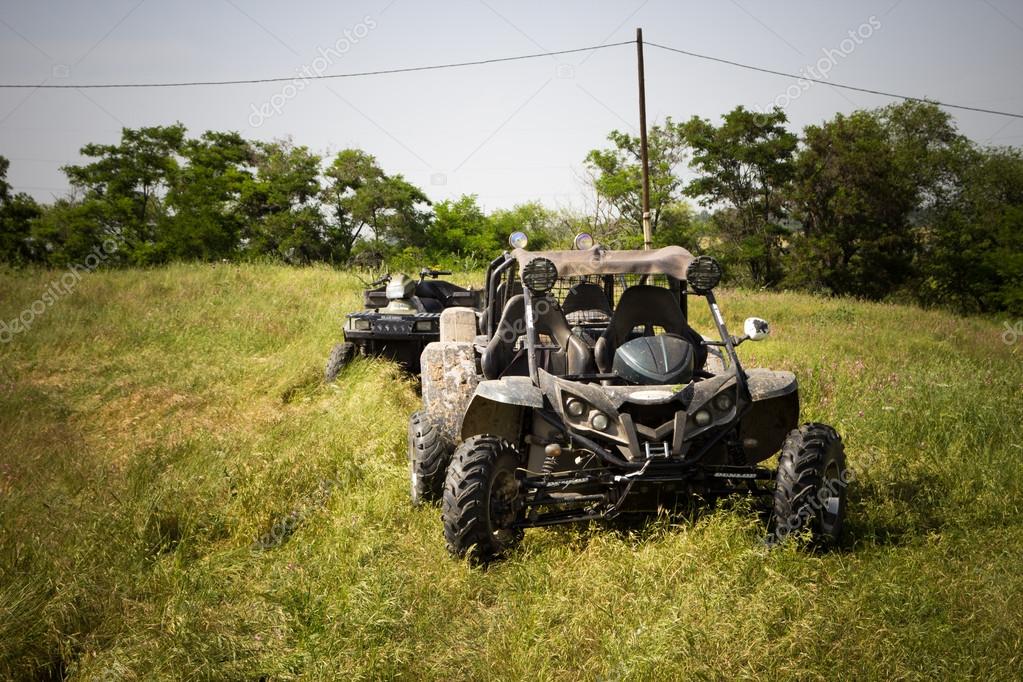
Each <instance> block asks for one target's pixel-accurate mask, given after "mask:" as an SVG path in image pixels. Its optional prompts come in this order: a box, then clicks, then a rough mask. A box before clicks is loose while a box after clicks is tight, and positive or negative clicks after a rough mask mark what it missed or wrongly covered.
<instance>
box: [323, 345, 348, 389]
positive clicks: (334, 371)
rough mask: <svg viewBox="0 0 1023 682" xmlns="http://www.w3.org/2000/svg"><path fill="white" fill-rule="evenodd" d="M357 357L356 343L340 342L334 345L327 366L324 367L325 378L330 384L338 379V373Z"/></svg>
mask: <svg viewBox="0 0 1023 682" xmlns="http://www.w3.org/2000/svg"><path fill="white" fill-rule="evenodd" d="M353 357H355V344H354V343H350V342H345V343H339V344H337V345H336V346H334V347H333V348H332V349H331V351H330V355H329V356H328V357H327V366H326V367H324V369H323V379H324V380H325V381H326V382H327V383H328V384H329V383H332V382H333V381H334V380H335V379H337V375H338V374H340V373H341V370H342V369H344V368H345V365H347V364H348V363H349V362H351V360H352V358H353Z"/></svg>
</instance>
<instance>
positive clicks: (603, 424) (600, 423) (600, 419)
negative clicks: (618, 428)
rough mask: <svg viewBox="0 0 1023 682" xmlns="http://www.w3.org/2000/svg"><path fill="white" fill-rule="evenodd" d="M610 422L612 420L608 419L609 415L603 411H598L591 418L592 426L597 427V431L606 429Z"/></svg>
mask: <svg viewBox="0 0 1023 682" xmlns="http://www.w3.org/2000/svg"><path fill="white" fill-rule="evenodd" d="M610 424H611V422H610V421H609V420H608V418H607V415H606V414H603V413H601V412H598V413H597V414H595V415H593V416H592V417H591V418H590V426H592V427H593V428H595V429H596V430H597V431H604V430H606V429H607V427H608V426H609V425H610Z"/></svg>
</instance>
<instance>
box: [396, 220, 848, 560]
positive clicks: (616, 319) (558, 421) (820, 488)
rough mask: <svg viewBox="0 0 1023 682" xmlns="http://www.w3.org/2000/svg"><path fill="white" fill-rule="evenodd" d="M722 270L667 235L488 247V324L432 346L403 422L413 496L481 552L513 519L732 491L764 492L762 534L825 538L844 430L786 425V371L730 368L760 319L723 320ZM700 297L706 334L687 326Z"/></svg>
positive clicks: (793, 387) (657, 505) (790, 417)
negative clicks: (625, 245) (772, 464)
mask: <svg viewBox="0 0 1023 682" xmlns="http://www.w3.org/2000/svg"><path fill="white" fill-rule="evenodd" d="M514 238H515V241H513V245H515V244H516V241H517V242H518V244H519V245H522V243H523V242H524V236H523V235H521V234H520V233H517V234H516V235H515V236H514ZM720 276H721V269H720V266H719V265H718V263H717V262H716V261H715V260H714V259H713V258H710V257H706V256H701V257H699V258H694V257H693V256H692V255H691V254H690V253H689V252H688V251H686V250H685V249H683V248H681V247H675V246H672V247H666V248H662V249H659V250H655V251H607V250H603V249H601V248H599V247H591V248H588V249H581V250H575V251H549V252H537V253H533V252H529V251H526V250H525V249H524V248H516V249H514V250H513V251H512V252H511V253H505V254H503V255H502V256H501V257H499V258H497V259H496V260H494V261H493V263H491V265H490V268H489V269H488V273H487V285H486V286H487V290H486V294H487V297H486V301H487V304H486V308H485V310H484V311H483V313H482V315H481V325H480V329H481V330H482V332H483V333H482V334H481V335H480V336H477V337H475V338H472V339H467V338H463V339H460V340H458V339H455V340H450V341H446V342H443V343H434V344H430V346H428V347H427V349H426V350H425V352H424V353H423V360H422V361H423V401H424V406H423V409H422V410H420V411H419V412H417V413H416V414H414V415H413V416H412V419H411V421H410V425H409V465H410V473H411V488H412V497H413V500H414V501H415V502H423V501H426V500H431V499H433V500H435V499H438V498H440V499H441V500H442V520H443V525H444V535H445V538H446V540H447V544H448V548H449V549H450V551H451V552H452V553H454V554H455V555H457V556H465V555H467V554H468V555H469V556H471V557H472V558H474V559H476V560H480V561H487V560H490V559H493V558H495V557H498V556H500V555H502V554H504V553H506V552H507V551H508V550H510V549H511V548H513V547H514V546H515V545H516V544H517V543H518V542H519V541H520V539H521V538H522V535H523V530H524V529H525V528H529V527H536V526H548V525H552V524H560V523H570V522H578V521H586V520H590V519H608V518H614V517H615V516H617V515H619V514H623V513H626V512H654V511H656V510H658V509H662V508H669V509H670V508H672V507H674V506H675V505H677V504H678V503H680V502H683V501H685V500H686V499H690V498H692V497H693V496H698V497H700V498H703V499H708V498H713V497H717V496H726V495H731V494H734V493H748V494H752V495H756V496H763V497H765V498H768V499H772V501H773V504H772V509H773V512H772V520H771V528H772V531H773V534H774V536H775V537H778V538H780V537H784V535H786V534H788V533H790V532H793V531H802V532H808V534H809V535H810V536H811V538H812V540H813V541H814V542H815V543H819V544H828V543H831V542H834V541H835V540H836V539H837V537H838V535H839V532H840V530H841V526H842V520H843V516H844V513H845V491H846V483H847V480H846V469H845V455H844V451H843V446H842V441H841V439H840V437H839V435H838V434H837V433H836V432H835V430H834V429H832V428H831V427H829V426H826V425H824V424H816V423H809V424H803V425H799V393H798V389H797V383H796V377H795V376H794V375H793V374H792V373H790V372H779V371H770V370H765V369H750V370H746V369H744V368H743V367H742V365H741V363H740V361H739V358H738V356H737V355H736V352H735V348H736V346H738V345H739V344H741V343H743V342H744V341H747V340H758V339H761V338H764V337H765V336H767V334H768V331H769V330H768V325H767V323H766V322H765V321H764V320H761V319H759V318H750V319H747V320H746V322H745V324H744V330H743V331H744V333H743V335H742V336H733V335H731V334H730V333H729V332H728V329H727V328H726V326H725V321H724V318H723V317H722V315H721V312H720V310H719V309H718V305H717V303H716V301H715V297H714V288H715V286H716V285H717V284H718V282H719V280H720ZM699 300H702V301H704V302H705V303H706V305H708V306H709V309H710V313H711V316H712V319H713V321H714V326H715V328H716V329H715V331H716V335H715V336H716V338H707V337H703V336H701V335H700V334H698V333H697V332H696V331H694V330H693V329H692V328H691V327H690V326H689V323H688V314H687V312H688V305H689V303H690V301H699ZM776 453H780V454H779V458H778V463H777V467H776V468H775V469H773V470H772V469H769V468H767V467H765V466H764V465H763V463H764V462H765V460H768V459H769V458H771V457H772V456H773V455H775V454H776Z"/></svg>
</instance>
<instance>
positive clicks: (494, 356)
mask: <svg viewBox="0 0 1023 682" xmlns="http://www.w3.org/2000/svg"><path fill="white" fill-rule="evenodd" d="M533 309H534V311H535V313H536V316H535V324H536V330H537V332H538V333H539V334H545V335H547V336H548V337H550V338H551V340H553V341H554V343H555V344H557V346H558V348H557V350H554V351H551V352H549V353H547V354H546V355H545V357H544V358H542V359H541V358H538V363H539V364H542V365H544V366H545V367H546V368H548V369H549V371H551V372H552V373H554V374H565V373H567V374H585V373H587V372H590V371H592V364H593V361H592V356H591V354H590V349H589V348H588V347H587V346H586V342H585V341H583V340H582V339H580V338H579V337H578V336H576V335H575V334H573V333H572V329H571V328H570V327H569V326H568V321H567V320H566V319H565V314H564V313H563V312H562V311H561V308H559V307H558V304H557V301H555V300H554V299H553V298H549V297H548V298H541V299H538V300H536V301H535V302H534V306H533ZM525 320H526V299H525V297H524V296H523V295H522V294H518V295H515V296H512V297H511V298H510V299H508V303H507V304H506V305H505V306H504V311H503V312H502V313H501V321H500V322H498V324H497V329H496V330H495V332H494V335H493V337H492V338H491V339H490V341H489V342H488V343H487V347H486V348H485V349H484V350H483V354H482V357H481V358H480V365H481V367H482V369H483V376H484V377H486V378H487V379H498V378H500V377H501V376H502V375H503V374H505V372H507V371H508V370H509V369H510V368H511V367H512V366H513V365H514V364H516V363H515V360H516V357H517V356H518V355H519V353H517V352H516V350H515V343H516V342H517V341H518V339H519V337H520V336H522V335H524V334H525V333H526V322H525ZM541 360H542V361H541Z"/></svg>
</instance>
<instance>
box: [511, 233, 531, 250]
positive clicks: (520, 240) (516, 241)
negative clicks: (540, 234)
mask: <svg viewBox="0 0 1023 682" xmlns="http://www.w3.org/2000/svg"><path fill="white" fill-rule="evenodd" d="M508 243H509V244H511V247H512V248H513V249H524V248H526V244H528V243H529V239H528V238H527V237H526V233H525V232H512V233H511V236H510V237H508Z"/></svg>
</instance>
